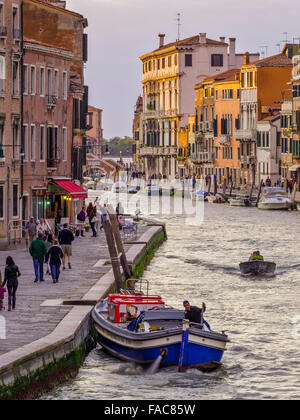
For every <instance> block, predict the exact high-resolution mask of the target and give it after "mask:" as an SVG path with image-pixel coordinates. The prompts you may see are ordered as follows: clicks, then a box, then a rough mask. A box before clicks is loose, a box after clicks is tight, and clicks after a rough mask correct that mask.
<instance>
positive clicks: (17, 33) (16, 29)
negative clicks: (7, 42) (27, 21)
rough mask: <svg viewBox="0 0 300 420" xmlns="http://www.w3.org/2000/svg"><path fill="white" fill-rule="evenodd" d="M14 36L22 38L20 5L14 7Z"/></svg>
mask: <svg viewBox="0 0 300 420" xmlns="http://www.w3.org/2000/svg"><path fill="white" fill-rule="evenodd" d="M12 15H13V37H14V38H15V39H16V38H17V39H20V30H19V10H18V7H13V9H12Z"/></svg>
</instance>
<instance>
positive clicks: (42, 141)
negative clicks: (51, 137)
mask: <svg viewBox="0 0 300 420" xmlns="http://www.w3.org/2000/svg"><path fill="white" fill-rule="evenodd" d="M40 161H41V162H44V161H45V126H44V125H41V126H40Z"/></svg>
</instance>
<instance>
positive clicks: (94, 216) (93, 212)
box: [89, 206, 97, 238]
mask: <svg viewBox="0 0 300 420" xmlns="http://www.w3.org/2000/svg"><path fill="white" fill-rule="evenodd" d="M96 222H97V207H96V206H94V207H93V210H91V211H90V212H89V223H90V225H91V228H92V232H93V238H95V237H96V236H97V231H96V229H95V225H96Z"/></svg>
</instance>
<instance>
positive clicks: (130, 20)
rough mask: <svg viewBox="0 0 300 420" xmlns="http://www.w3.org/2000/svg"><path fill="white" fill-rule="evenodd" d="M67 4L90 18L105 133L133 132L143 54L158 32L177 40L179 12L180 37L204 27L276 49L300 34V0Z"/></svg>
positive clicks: (91, 61)
mask: <svg viewBox="0 0 300 420" xmlns="http://www.w3.org/2000/svg"><path fill="white" fill-rule="evenodd" d="M67 8H68V9H70V10H73V11H75V12H78V13H81V14H83V15H84V16H85V17H86V18H87V19H88V23H89V26H88V28H87V29H86V32H87V33H88V37H89V57H88V62H87V65H86V71H85V84H87V85H89V95H90V97H89V102H90V105H93V106H96V107H98V108H101V109H103V128H104V137H105V138H111V137H114V136H119V137H123V136H131V135H132V120H133V113H134V106H135V103H136V100H137V97H138V95H140V94H142V85H141V79H142V65H141V62H140V60H139V56H141V55H142V54H144V53H146V52H150V51H152V50H154V49H156V48H157V47H158V33H165V34H166V39H165V43H168V42H173V41H175V40H176V38H177V32H178V27H177V21H176V18H177V13H180V14H181V27H180V39H183V38H186V37H188V36H192V35H196V34H199V33H200V32H206V33H207V37H208V38H211V39H216V40H219V37H220V36H225V37H226V41H227V40H228V37H235V38H236V48H237V52H239V53H243V52H245V51H249V52H260V53H261V52H262V51H264V52H265V54H266V53H267V55H268V56H269V55H273V54H276V53H278V52H279V48H281V49H282V47H283V45H284V43H283V42H282V41H284V40H285V39H288V40H289V41H290V42H293V38H299V37H300V26H299V18H298V16H299V12H300V2H299V0H286V1H283V0H248V1H247V2H245V1H241V0H223V1H221V0H67ZM285 32H287V34H285ZM299 41H300V39H299V40H298V39H297V40H295V42H299ZM279 43H280V47H279V46H278V44H279ZM264 46H267V47H268V48H267V50H266V48H262V47H264ZM265 56H266V55H265Z"/></svg>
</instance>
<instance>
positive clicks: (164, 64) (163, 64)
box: [161, 58, 166, 69]
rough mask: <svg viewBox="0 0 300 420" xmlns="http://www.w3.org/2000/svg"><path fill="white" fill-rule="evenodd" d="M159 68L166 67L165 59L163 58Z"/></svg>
mask: <svg viewBox="0 0 300 420" xmlns="http://www.w3.org/2000/svg"><path fill="white" fill-rule="evenodd" d="M161 67H162V68H163V69H164V68H165V67H166V59H165V58H163V59H162V66H161Z"/></svg>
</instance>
